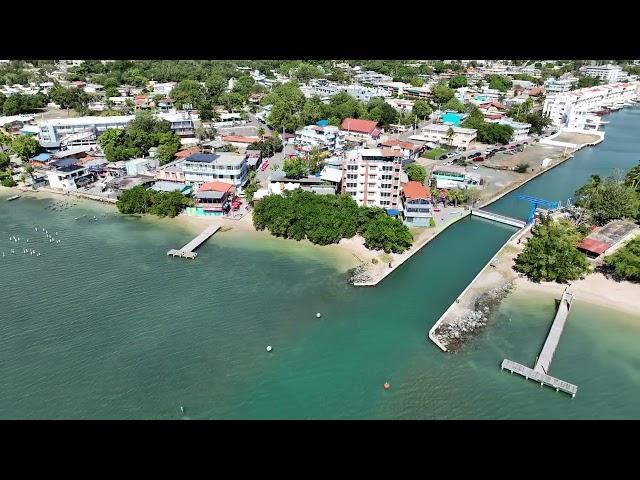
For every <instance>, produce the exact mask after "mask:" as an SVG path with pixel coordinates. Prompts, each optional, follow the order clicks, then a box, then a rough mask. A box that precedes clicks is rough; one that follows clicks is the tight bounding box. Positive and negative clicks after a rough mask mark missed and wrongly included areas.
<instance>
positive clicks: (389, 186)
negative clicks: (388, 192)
mask: <svg viewBox="0 0 640 480" xmlns="http://www.w3.org/2000/svg"><path fill="white" fill-rule="evenodd" d="M380 188H391V184H390V183H383V184H382V185H380ZM396 188H397V187H396Z"/></svg>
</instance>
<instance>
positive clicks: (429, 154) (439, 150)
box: [422, 147, 447, 160]
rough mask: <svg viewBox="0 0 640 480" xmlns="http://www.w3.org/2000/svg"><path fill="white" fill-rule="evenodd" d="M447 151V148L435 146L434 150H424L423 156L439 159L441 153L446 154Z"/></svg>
mask: <svg viewBox="0 0 640 480" xmlns="http://www.w3.org/2000/svg"><path fill="white" fill-rule="evenodd" d="M445 153H447V150H445V149H444V148H440V147H438V148H434V149H433V150H429V151H427V152H424V153H423V154H422V156H423V157H424V158H430V159H431V160H437V159H438V157H439V156H440V155H444V154H445Z"/></svg>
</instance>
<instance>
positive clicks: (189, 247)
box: [167, 224, 220, 259]
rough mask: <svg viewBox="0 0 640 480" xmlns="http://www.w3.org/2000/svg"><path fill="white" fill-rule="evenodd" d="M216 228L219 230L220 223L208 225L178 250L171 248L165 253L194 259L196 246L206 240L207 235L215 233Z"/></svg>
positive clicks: (196, 254)
mask: <svg viewBox="0 0 640 480" xmlns="http://www.w3.org/2000/svg"><path fill="white" fill-rule="evenodd" d="M218 230H220V225H215V224H214V225H209V226H208V227H207V228H205V229H204V231H202V233H200V235H198V236H197V237H196V238H194V239H193V240H191V241H190V242H189V243H187V244H186V245H185V246H184V247H182V248H181V249H180V250H175V249H171V250H169V251H168V252H167V255H171V256H173V257H181V258H190V259H194V258H196V257H197V256H198V253H197V252H194V250H195V249H196V248H198V247H199V246H200V245H202V244H203V243H204V242H206V241H207V240H208V239H209V237H211V236H212V235H213V234H215V233H216V232H217V231H218Z"/></svg>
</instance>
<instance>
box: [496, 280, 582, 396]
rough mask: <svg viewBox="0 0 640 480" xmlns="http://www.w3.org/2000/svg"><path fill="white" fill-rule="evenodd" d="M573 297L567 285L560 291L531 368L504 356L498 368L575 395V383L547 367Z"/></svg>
mask: <svg viewBox="0 0 640 480" xmlns="http://www.w3.org/2000/svg"><path fill="white" fill-rule="evenodd" d="M573 298H574V295H573V293H571V292H570V291H569V287H567V288H566V289H565V291H564V292H563V293H562V298H561V299H560V303H559V305H558V310H557V311H556V316H555V318H554V319H553V324H552V325H551V329H550V330H549V334H548V335H547V339H546V341H545V342H544V346H543V347H542V351H541V352H540V355H539V356H538V358H537V359H536V364H535V366H534V367H533V369H532V368H529V367H525V366H524V365H521V364H519V363H516V362H513V361H511V360H507V359H506V358H505V359H504V360H503V361H502V364H501V366H500V369H501V370H504V369H507V370H509V371H510V372H511V373H512V374H513V373H514V372H515V373H517V374H518V375H522V376H523V377H525V378H526V379H527V380H529V379H532V380H535V381H536V382H540V385H541V386H542V385H549V386H550V387H552V388H555V389H556V392H557V391H559V390H562V391H563V392H565V393H568V394H570V395H571V396H572V397H575V396H576V392H577V391H578V387H577V386H576V385H573V384H571V383H568V382H565V381H564V380H560V379H558V378H555V377H552V376H550V375H549V367H550V366H551V361H552V360H553V355H554V354H555V352H556V348H557V347H558V342H559V341H560V336H561V335H562V330H563V329H564V326H565V324H566V322H567V318H568V317H569V311H570V310H571V304H572V303H573Z"/></svg>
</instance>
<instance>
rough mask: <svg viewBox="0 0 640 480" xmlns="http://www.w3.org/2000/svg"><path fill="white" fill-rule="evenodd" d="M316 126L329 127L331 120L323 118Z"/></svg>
mask: <svg viewBox="0 0 640 480" xmlns="http://www.w3.org/2000/svg"><path fill="white" fill-rule="evenodd" d="M316 125H317V126H319V127H326V126H327V125H329V120H327V119H326V118H323V119H322V120H318V121H317V122H316Z"/></svg>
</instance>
